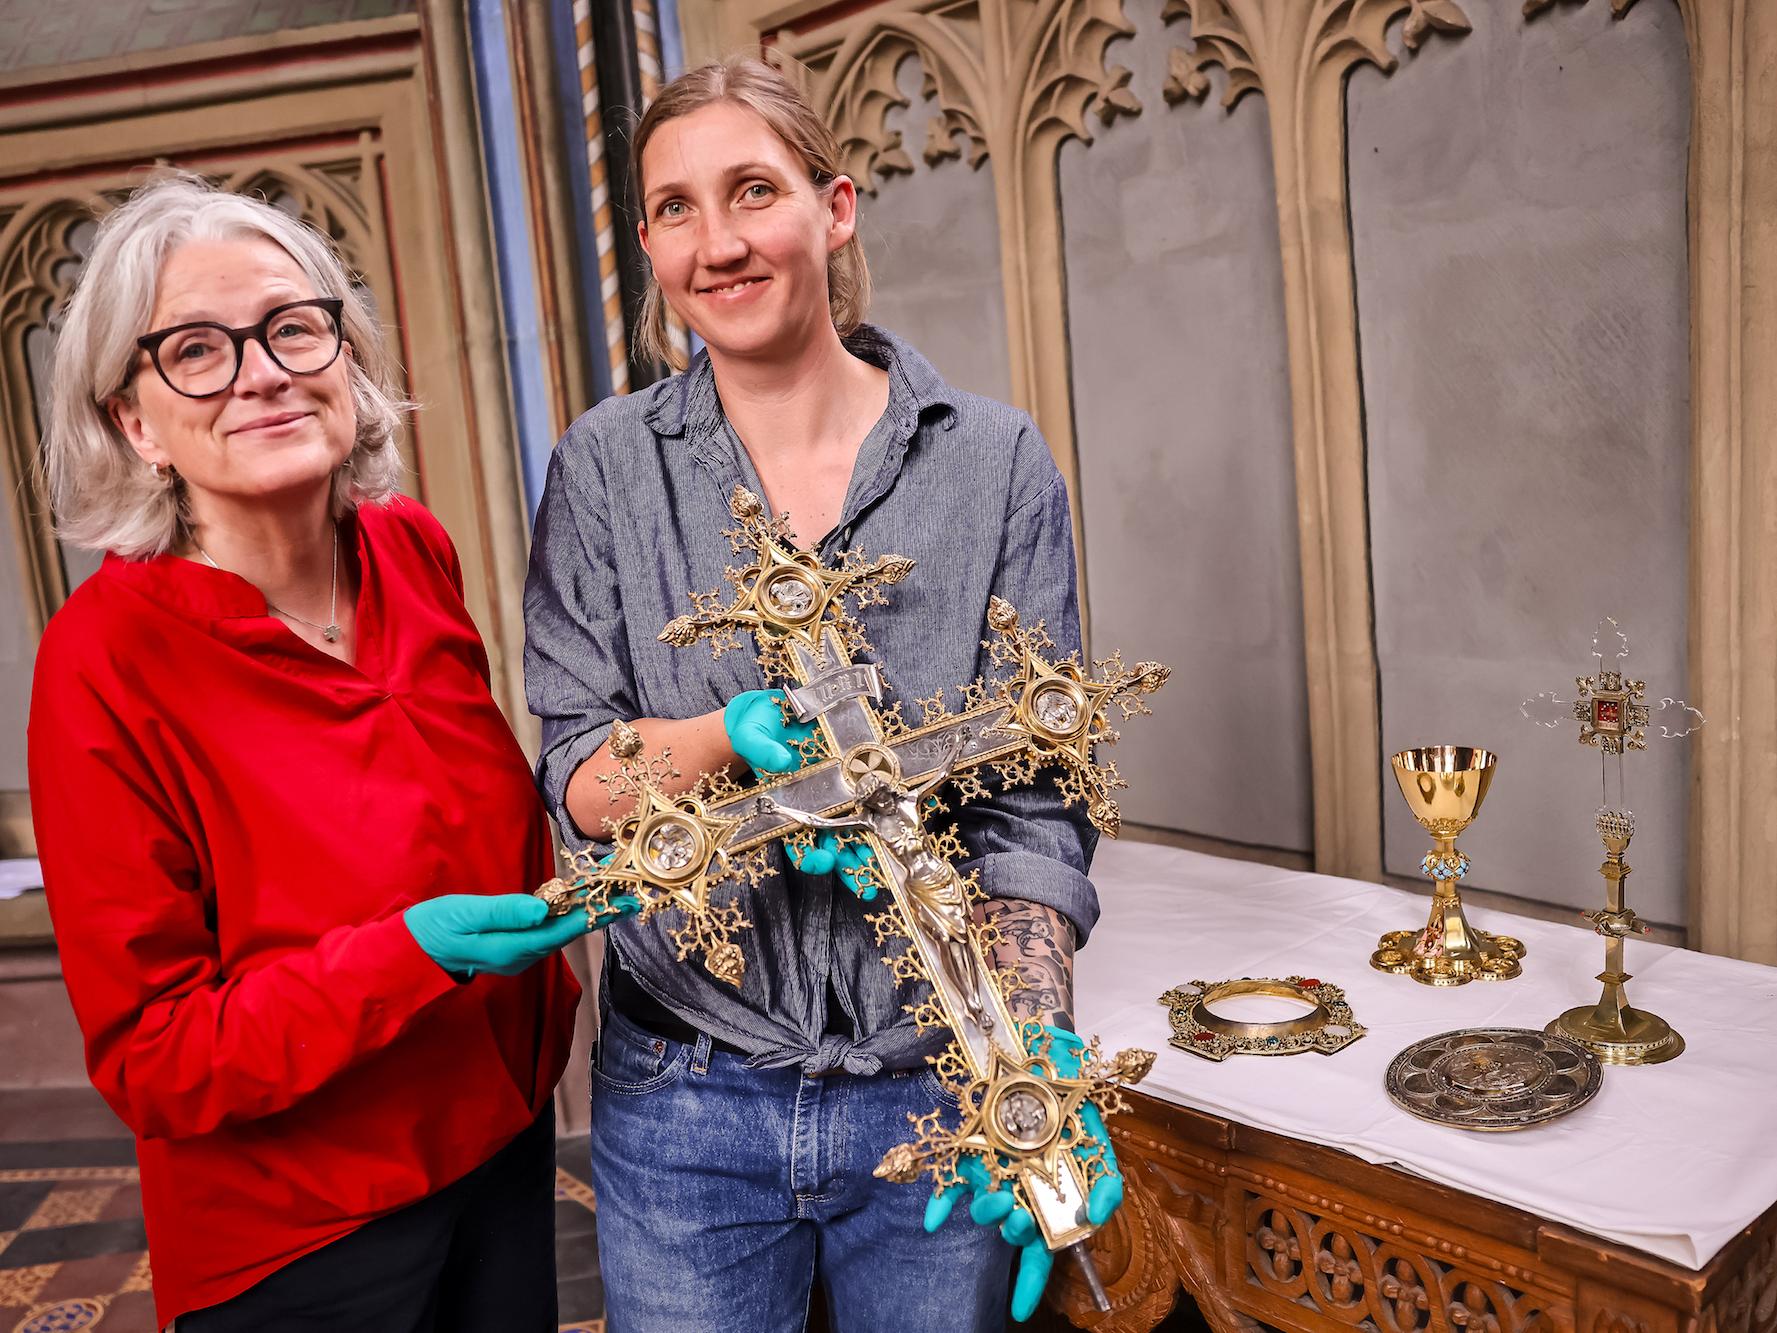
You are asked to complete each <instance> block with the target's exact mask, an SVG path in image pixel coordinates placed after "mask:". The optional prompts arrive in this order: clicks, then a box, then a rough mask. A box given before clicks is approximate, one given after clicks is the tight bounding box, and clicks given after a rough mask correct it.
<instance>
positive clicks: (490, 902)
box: [402, 893, 642, 977]
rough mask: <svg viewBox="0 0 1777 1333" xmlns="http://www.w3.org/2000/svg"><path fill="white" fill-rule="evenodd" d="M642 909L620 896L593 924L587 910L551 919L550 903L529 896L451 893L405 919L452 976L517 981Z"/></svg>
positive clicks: (428, 902)
mask: <svg viewBox="0 0 1777 1333" xmlns="http://www.w3.org/2000/svg"><path fill="white" fill-rule="evenodd" d="M641 906H642V904H641V901H640V900H639V899H637V898H633V897H631V896H629V895H628V894H619V895H618V896H617V897H615V898H613V899H611V911H609V912H607V913H605V914H603V915H602V916H600V917H599V918H598V920H596V921H592V922H589V921H588V920H587V919H586V913H585V912H582V911H573V912H569V913H568V914H567V915H565V916H558V917H556V918H554V919H553V920H551V919H550V917H549V904H547V903H545V902H544V901H543V900H542V899H541V898H533V897H531V895H530V894H528V893H495V894H479V893H447V894H445V895H444V896H443V897H440V898H430V899H427V900H426V901H425V902H423V903H415V904H414V905H413V906H412V907H410V908H408V909H407V911H406V913H405V914H403V917H402V920H404V921H405V922H406V923H407V929H408V931H409V932H410V933H411V934H412V935H413V938H414V942H415V943H416V944H418V945H419V946H420V948H422V949H424V950H425V951H426V954H427V956H428V957H430V958H431V959H432V961H433V962H435V963H437V964H438V966H440V967H442V968H443V969H444V970H445V971H446V972H449V973H451V974H453V975H455V976H462V977H473V976H474V975H475V974H476V973H477V972H492V973H494V974H495V975H496V976H502V977H513V976H517V975H518V974H519V973H520V972H522V971H524V970H525V969H526V968H527V967H529V966H531V964H533V963H536V962H540V961H541V960H542V959H545V958H547V957H549V955H550V954H552V953H554V952H555V951H556V950H558V949H560V948H561V947H562V946H563V945H566V944H569V943H571V942H572V941H574V940H577V939H579V938H580V937H581V936H582V935H585V934H587V933H588V932H589V931H593V930H599V929H602V928H604V927H605V926H608V925H610V924H611V923H612V922H613V921H616V920H618V919H619V918H620V917H625V916H629V915H630V914H631V913H634V912H638V911H640V910H641Z"/></svg>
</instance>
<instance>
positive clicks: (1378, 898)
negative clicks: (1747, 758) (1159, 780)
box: [1052, 843, 1777, 1333]
mask: <svg viewBox="0 0 1777 1333" xmlns="http://www.w3.org/2000/svg"><path fill="white" fill-rule="evenodd" d="M1093 880H1094V882H1095V884H1096V885H1097V886H1098V890H1099V897H1100V901H1101V903H1102V905H1103V916H1102V918H1101V919H1100V921H1099V923H1098V925H1097V927H1096V928H1095V929H1094V931H1093V933H1092V936H1091V939H1090V941H1089V942H1088V945H1087V947H1086V948H1084V949H1082V950H1081V952H1080V955H1079V958H1078V960H1077V962H1076V972H1075V1005H1076V1016H1077V1018H1078V1021H1079V1024H1080V1030H1081V1031H1082V1032H1086V1033H1094V1034H1097V1035H1098V1036H1099V1037H1100V1038H1102V1039H1103V1040H1104V1041H1105V1042H1106V1043H1107V1044H1108V1045H1109V1047H1110V1048H1112V1049H1118V1048H1121V1047H1124V1046H1139V1047H1143V1048H1146V1049H1149V1050H1154V1051H1157V1052H1158V1058H1157V1059H1156V1061H1155V1064H1154V1068H1153V1071H1152V1072H1151V1073H1150V1074H1149V1075H1148V1077H1147V1079H1146V1081H1145V1082H1144V1083H1143V1084H1142V1085H1141V1088H1142V1093H1143V1094H1145V1095H1133V1101H1134V1103H1135V1110H1134V1112H1133V1113H1132V1114H1130V1115H1128V1116H1122V1117H1118V1118H1117V1119H1116V1120H1114V1121H1113V1122H1112V1134H1113V1137H1114V1138H1115V1140H1116V1147H1117V1155H1118V1157H1119V1159H1120V1160H1121V1162H1122V1166H1123V1171H1124V1176H1125V1179H1126V1181H1127V1188H1128V1195H1127V1200H1126V1202H1125V1205H1124V1207H1123V1209H1122V1210H1121V1212H1120V1214H1119V1216H1118V1218H1117V1219H1114V1220H1113V1222H1112V1224H1111V1226H1109V1227H1108V1228H1106V1230H1105V1231H1104V1232H1103V1233H1101V1235H1100V1236H1099V1237H1097V1238H1095V1250H1096V1251H1097V1252H1098V1254H1099V1256H1100V1258H1099V1271H1100V1272H1101V1274H1102V1275H1103V1276H1104V1277H1105V1278H1106V1280H1107V1282H1108V1283H1109V1288H1110V1294H1111V1297H1112V1299H1113V1301H1114V1302H1115V1309H1114V1310H1113V1311H1112V1312H1111V1313H1110V1314H1109V1315H1098V1314H1096V1313H1095V1312H1093V1311H1092V1310H1091V1309H1090V1306H1089V1304H1088V1302H1087V1300H1086V1295H1085V1292H1084V1290H1083V1287H1082V1286H1081V1285H1080V1284H1079V1282H1078V1280H1077V1278H1076V1277H1075V1276H1074V1273H1073V1271H1072V1265H1059V1266H1058V1267H1057V1270H1056V1274H1055V1278H1054V1285H1053V1289H1052V1296H1053V1298H1054V1300H1055V1302H1056V1303H1057V1305H1058V1308H1059V1309H1060V1310H1061V1311H1062V1312H1063V1313H1064V1314H1065V1315H1067V1316H1068V1318H1070V1319H1071V1320H1073V1321H1074V1322H1075V1323H1076V1324H1078V1325H1079V1326H1081V1327H1087V1328H1098V1329H1105V1330H1118V1331H1119V1333H1121V1331H1122V1330H1144V1331H1145V1330H1147V1329H1150V1328H1152V1327H1153V1326H1154V1325H1155V1324H1156V1323H1157V1322H1158V1321H1159V1320H1160V1319H1161V1318H1162V1317H1163V1316H1164V1315H1165V1314H1166V1312H1167V1311H1168V1310H1169V1309H1170V1308H1171V1307H1172V1306H1173V1304H1174V1303H1175V1301H1176V1300H1177V1299H1178V1293H1179V1291H1180V1290H1181V1289H1183V1290H1184V1291H1186V1292H1189V1293H1190V1294H1191V1296H1192V1297H1193V1298H1194V1299H1195V1300H1196V1301H1197V1303H1198V1305H1199V1306H1200V1307H1201V1309H1202V1311H1203V1314H1204V1316H1205V1318H1206V1319H1207V1320H1208V1322H1209V1324H1210V1325H1211V1327H1213V1328H1214V1329H1215V1330H1216V1331H1217V1333H1255V1325H1268V1326H1271V1327H1274V1328H1278V1329H1287V1330H1292V1331H1295V1330H1299V1331H1300V1333H1332V1331H1333V1330H1338V1329H1361V1330H1365V1333H1667V1330H1671V1331H1672V1333H1679V1331H1680V1330H1683V1331H1684V1333H1777V1064H1774V1062H1773V1061H1772V1059H1771V1053H1772V1052H1773V1051H1777V1002H1774V997H1777V969H1772V968H1765V967H1759V966H1757V965H1755V964H1751V963H1745V962H1738V961H1735V960H1732V959H1725V958H1714V957H1709V956H1706V955H1702V954H1697V953H1691V952H1689V951H1686V950H1682V949H1671V948H1665V947H1662V946H1658V945H1652V944H1643V943H1637V944H1635V945H1633V946H1632V948H1631V950H1630V957H1629V964H1630V968H1631V970H1632V971H1634V972H1635V973H1636V974H1637V977H1636V981H1635V985H1637V986H1639V987H1641V988H1642V994H1643V997H1644V998H1643V1002H1644V1003H1646V1004H1648V1006H1649V1007H1650V1008H1652V1009H1654V1010H1655V1011H1656V1012H1659V1013H1660V1014H1662V1015H1670V1017H1671V1018H1672V1019H1673V1021H1674V1025H1675V1026H1676V1027H1677V1028H1678V1030H1679V1031H1681V1032H1682V1033H1684V1035H1685V1037H1686V1039H1687V1041H1688V1043H1689V1046H1688V1048H1687V1050H1686V1052H1685V1054H1684V1055H1683V1056H1681V1057H1680V1058H1679V1059H1677V1060H1674V1061H1672V1062H1671V1063H1669V1064H1664V1065H1658V1066H1651V1067H1648V1068H1642V1069H1620V1068H1609V1069H1607V1070H1606V1071H1605V1079H1604V1086H1603V1088H1602V1089H1601V1090H1600V1091H1599V1094H1598V1096H1597V1098H1596V1099H1594V1100H1593V1101H1592V1102H1591V1103H1589V1104H1588V1105H1587V1106H1586V1107H1584V1108H1582V1109H1581V1110H1579V1111H1577V1112H1576V1113H1575V1114H1573V1115H1572V1116H1569V1117H1565V1118H1563V1119H1560V1120H1557V1121H1554V1122H1552V1123H1550V1124H1547V1125H1543V1126H1539V1127H1538V1128H1535V1129H1532V1130H1526V1131H1523V1132H1521V1133H1511V1134H1474V1133H1465V1132H1463V1131H1461V1130H1455V1129H1449V1128H1445V1127H1443V1126H1438V1125H1430V1124H1427V1123H1425V1122H1423V1121H1420V1120H1417V1119H1415V1118H1413V1117H1412V1116H1409V1115H1407V1114H1406V1113H1405V1112H1403V1111H1400V1110H1399V1109H1398V1108H1396V1107H1394V1106H1393V1104H1392V1103H1391V1102H1390V1101H1389V1100H1388V1096H1387V1093H1386V1091H1385V1089H1384V1076H1385V1074H1386V1071H1387V1067H1388V1063H1389V1061H1390V1059H1391V1058H1392V1056H1393V1055H1394V1054H1395V1053H1396V1052H1397V1051H1399V1050H1401V1049H1403V1048H1404V1047H1406V1046H1407V1045H1410V1044H1411V1043H1412V1042H1414V1041H1417V1040H1420V1039H1422V1038H1425V1037H1428V1036H1431V1035H1434V1034H1436V1033H1439V1032H1446V1031H1452V1030H1456V1029H1460V1028H1466V1027H1474V1026H1480V1025H1503V1026H1518V1027H1535V1028H1540V1027H1541V1026H1542V1025H1543V1024H1544V1023H1546V1022H1547V1021H1548V1019H1549V1018H1551V1017H1553V1016H1554V1015H1555V1014H1557V1013H1559V1012H1561V1011H1562V1010H1563V1009H1565V1008H1567V1007H1568V1006H1569V1005H1571V1004H1573V1003H1575V1002H1577V1001H1578V1000H1579V999H1581V998H1591V997H1595V996H1596V994H1597V983H1596V982H1595V981H1593V980H1592V977H1593V975H1594V974H1595V972H1596V970H1597V937H1596V936H1594V935H1592V934H1591V933H1590V932H1589V931H1585V930H1582V929H1579V928H1577V927H1570V926H1566V925H1561V924H1558V923H1550V922H1541V921H1531V920H1526V919H1524V918H1522V917H1511V916H1506V915H1504V914H1501V913H1497V912H1495V913H1488V912H1482V911H1479V910H1476V911H1474V913H1473V914H1474V915H1475V916H1476V917H1477V918H1478V921H1477V924H1479V925H1481V926H1482V927H1483V928H1485V929H1489V930H1505V931H1506V932H1507V933H1509V934H1511V935H1513V936H1516V937H1519V938H1522V939H1523V940H1525V942H1526V944H1527V946H1528V948H1529V953H1528V955H1527V957H1526V962H1525V971H1524V975H1523V976H1522V977H1519V978H1516V979H1514V980H1511V981H1502V982H1489V983H1483V984H1477V985H1471V986H1462V987H1457V988H1453V989H1445V990H1434V989H1431V988H1427V987H1422V986H1417V985H1415V984H1414V983H1413V982H1411V981H1410V980H1408V979H1406V978H1402V977H1392V976H1387V975H1384V974H1382V973H1380V972H1375V971H1373V970H1371V969H1370V967H1369V955H1370V951H1371V949H1372V948H1373V947H1374V941H1375V939H1376V937H1377V934H1378V933H1379V932H1380V931H1381V930H1383V929H1386V928H1388V923H1389V922H1390V921H1394V920H1397V919H1411V917H1412V915H1413V913H1414V912H1415V911H1417V912H1418V913H1420V914H1421V915H1423V912H1424V899H1423V898H1418V899H1415V898H1413V897H1411V896H1410V895H1407V894H1405V893H1402V892H1400V891H1398V890H1395V889H1389V888H1385V887H1381V886H1377V885H1374V884H1366V883H1362V882H1360V881H1355V880H1346V879H1336V878H1333V877H1330V876H1326V875H1312V874H1307V873H1303V872H1295V871H1285V870H1278V869H1275V868H1272V867H1266V866H1255V865H1251V864H1248V863H1243V862H1231V861H1227V860H1223V859H1221V858H1217V857H1208V856H1202V855H1199V854H1196V853H1191V852H1185V851H1180V850H1177V849H1172V848H1165V847H1156V846H1153V845H1151V844H1148V845H1141V844H1133V843H1128V844H1125V843H1118V844H1110V845H1106V846H1101V847H1100V849H1099V853H1098V856H1097V859H1096V861H1095V863H1094V865H1093ZM1303 973H1307V974H1309V975H1312V976H1314V977H1316V978H1322V979H1326V980H1328V981H1330V982H1331V983H1333V984H1337V985H1339V986H1341V987H1343V988H1344V990H1345V993H1346V995H1347V997H1348V998H1349V999H1350V1001H1351V1004H1352V1007H1353V1009H1354V1010H1355V1011H1356V1016H1357V1021H1358V1022H1360V1023H1362V1024H1364V1025H1365V1026H1366V1027H1367V1028H1368V1034H1367V1035H1365V1036H1364V1037H1363V1038H1362V1039H1361V1040H1359V1041H1357V1042H1354V1043H1352V1044H1351V1045H1350V1046H1349V1047H1347V1048H1345V1049H1342V1050H1340V1051H1339V1052H1337V1053H1336V1054H1332V1055H1320V1054H1315V1053H1305V1054H1298V1055H1288V1056H1279V1057H1272V1058H1258V1057H1255V1056H1250V1055H1236V1056H1233V1057H1231V1058H1229V1059H1228V1060H1226V1061H1224V1062H1222V1063H1219V1064H1217V1063H1212V1062H1210V1061H1208V1060H1203V1059H1200V1058H1198V1057H1197V1056H1196V1055H1193V1054H1189V1053H1187V1052H1185V1051H1182V1050H1178V1049H1175V1048H1174V1047H1172V1046H1170V1045H1169V1044H1168V1037H1169V1036H1170V1035H1171V1031H1170V1029H1169V1027H1168V1022H1167V1011H1166V1008H1165V1007H1164V1006H1162V1005H1160V1004H1159V1003H1157V1000H1158V997H1159V996H1160V995H1161V994H1162V993H1163V992H1164V991H1166V990H1167V989H1168V988H1170V987H1172V986H1176V985H1180V984H1183V983H1185V982H1188V981H1191V980H1193V979H1204V980H1217V979H1221V978H1237V977H1241V976H1288V975H1292V974H1298V975H1299V974H1303Z"/></svg>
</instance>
